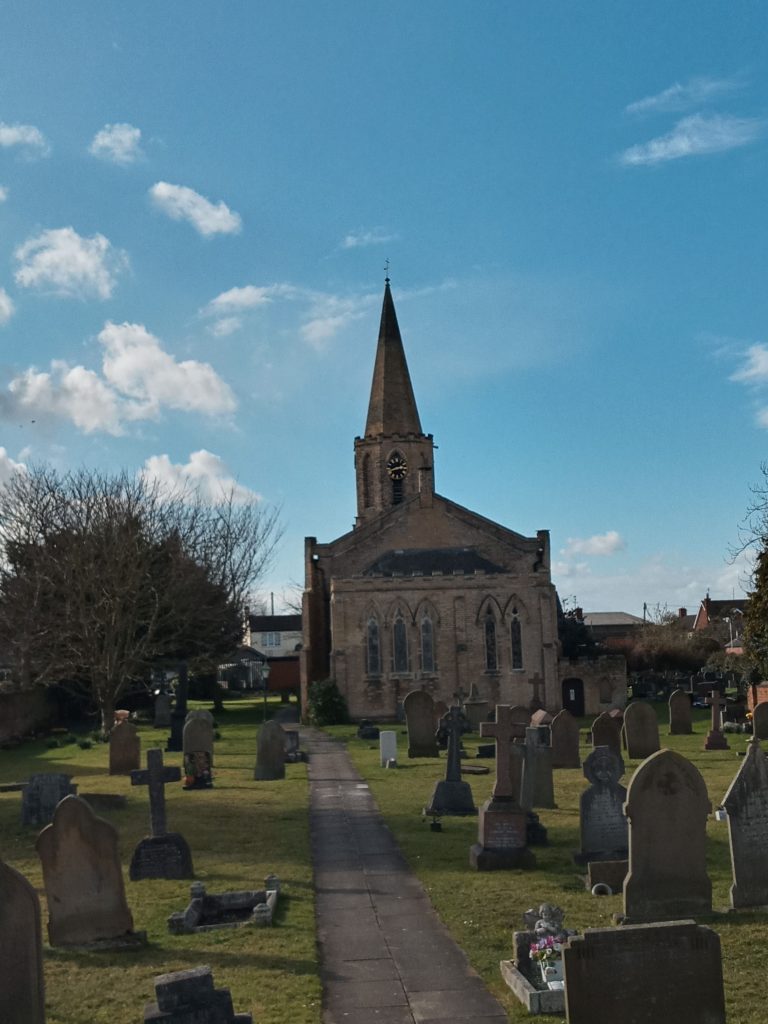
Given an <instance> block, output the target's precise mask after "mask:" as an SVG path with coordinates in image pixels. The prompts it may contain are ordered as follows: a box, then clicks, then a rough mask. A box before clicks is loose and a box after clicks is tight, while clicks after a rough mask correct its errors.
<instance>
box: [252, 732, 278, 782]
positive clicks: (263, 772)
mask: <svg viewBox="0 0 768 1024" xmlns="http://www.w3.org/2000/svg"><path fill="white" fill-rule="evenodd" d="M253 777H254V779H256V781H257V782H269V781H274V780H275V779H284V778H285V733H284V732H283V727H282V726H281V725H280V723H279V722H276V721H275V720H274V719H270V720H269V721H268V722H265V723H264V725H262V727H261V728H260V729H259V738H258V740H257V743H256V767H255V768H254V770H253Z"/></svg>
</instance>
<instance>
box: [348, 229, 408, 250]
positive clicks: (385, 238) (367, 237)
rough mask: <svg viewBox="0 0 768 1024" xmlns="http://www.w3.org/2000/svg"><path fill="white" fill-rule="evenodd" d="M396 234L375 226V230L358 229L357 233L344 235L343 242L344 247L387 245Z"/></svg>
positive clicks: (357, 247)
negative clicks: (390, 233)
mask: <svg viewBox="0 0 768 1024" xmlns="http://www.w3.org/2000/svg"><path fill="white" fill-rule="evenodd" d="M396 237H397V236H396V235H388V234H387V233H386V232H385V231H383V230H382V229H381V228H374V229H373V231H358V232H357V233H356V234H352V233H350V234H348V235H345V236H344V239H343V240H342V243H341V248H342V249H362V248H364V247H366V246H369V245H385V244H386V243H387V242H393V241H394V240H395V239H396Z"/></svg>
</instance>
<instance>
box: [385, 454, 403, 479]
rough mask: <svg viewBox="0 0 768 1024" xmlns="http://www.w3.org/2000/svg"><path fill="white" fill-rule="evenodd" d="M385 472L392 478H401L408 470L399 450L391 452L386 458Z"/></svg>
mask: <svg viewBox="0 0 768 1024" xmlns="http://www.w3.org/2000/svg"><path fill="white" fill-rule="evenodd" d="M387 472H388V473H389V475H390V478H391V479H392V480H402V479H403V477H404V476H405V474H406V473H407V472H408V463H407V462H406V461H405V456H404V455H401V454H400V452H393V453H392V454H391V455H390V456H389V458H388V459H387Z"/></svg>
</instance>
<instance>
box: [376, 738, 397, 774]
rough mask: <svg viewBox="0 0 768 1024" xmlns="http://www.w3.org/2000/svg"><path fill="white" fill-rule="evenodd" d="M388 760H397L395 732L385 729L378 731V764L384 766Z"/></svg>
mask: <svg viewBox="0 0 768 1024" xmlns="http://www.w3.org/2000/svg"><path fill="white" fill-rule="evenodd" d="M390 761H394V762H395V763H396V762H397V733H396V732H393V731H392V730H391V729H386V730H384V731H383V732H380V733H379V764H380V765H381V767H382V768H386V766H387V764H388V762H390Z"/></svg>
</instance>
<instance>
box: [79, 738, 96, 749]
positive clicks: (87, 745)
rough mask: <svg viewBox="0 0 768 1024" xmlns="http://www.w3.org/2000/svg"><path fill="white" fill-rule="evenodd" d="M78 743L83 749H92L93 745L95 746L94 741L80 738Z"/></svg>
mask: <svg viewBox="0 0 768 1024" xmlns="http://www.w3.org/2000/svg"><path fill="white" fill-rule="evenodd" d="M77 745H78V747H80V749H81V750H90V749H91V747H92V746H93V743H92V742H91V740H78V741H77Z"/></svg>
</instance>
